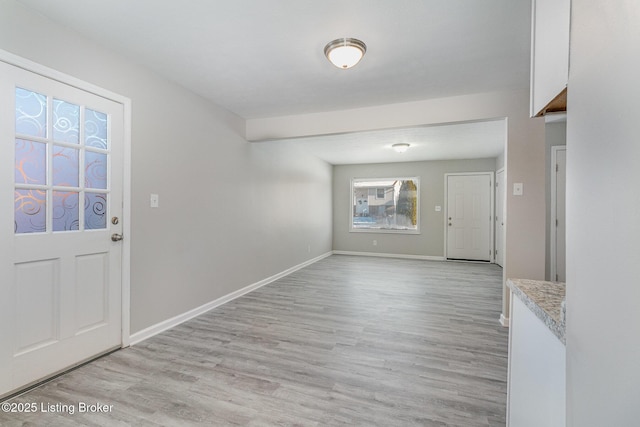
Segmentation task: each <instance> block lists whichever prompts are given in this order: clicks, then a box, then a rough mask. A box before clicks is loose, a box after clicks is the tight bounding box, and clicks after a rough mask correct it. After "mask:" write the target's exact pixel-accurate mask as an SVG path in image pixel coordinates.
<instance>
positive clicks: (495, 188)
mask: <svg viewBox="0 0 640 427" xmlns="http://www.w3.org/2000/svg"><path fill="white" fill-rule="evenodd" d="M499 173H502V174H503V182H502V187H503V188H502V206H501V208H502V221H503V223H504V225H503V233H502V239H501V240H502V241H501V242H500V243H501V244H502V245H501V246H502V255H501V256H502V265H500V264H498V262H497V260H498V259H497V257H496V250H497V248H498V242H497V240H498V229H497V228H496V225H497V224H496V222H497V221H494V222H493V223H494V231H493V233H494V234H493V236H494V240H495V243H494V248H493V259H494V262H495V263H496V264H498V265H500V267H502V268H504V264H505V257H504V256H505V250H504V248H505V245H506V243H507V242H506V239H505V236H506V234H507V233H506V232H505V231H506V229H507V209H506V207H507V171H506V170H505V168H504V167H501V168H500V169H498V170H496V174H495V182H494V185H493V194H494V198H495V201H496V202H497V201H498V200H497V199H498V198H497V197H496V195H497V193H498V174H499ZM494 205H495V203H494ZM497 207H498V206H496V208H497ZM497 212H498V211H497V209H496V210H495V212H494V213H493V217H494V218H496V217H497Z"/></svg>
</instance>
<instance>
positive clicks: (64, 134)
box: [53, 99, 80, 144]
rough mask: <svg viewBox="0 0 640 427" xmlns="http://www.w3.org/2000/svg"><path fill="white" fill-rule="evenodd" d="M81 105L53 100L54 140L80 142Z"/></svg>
mask: <svg viewBox="0 0 640 427" xmlns="http://www.w3.org/2000/svg"><path fill="white" fill-rule="evenodd" d="M79 121H80V106H78V105H75V104H70V103H68V102H64V101H60V100H59V99H54V100H53V140H54V141H59V142H70V143H73V144H77V143H78V142H79V139H78V138H79V136H78V135H79V129H78V126H79Z"/></svg>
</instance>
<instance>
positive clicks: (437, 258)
mask: <svg viewBox="0 0 640 427" xmlns="http://www.w3.org/2000/svg"><path fill="white" fill-rule="evenodd" d="M333 254H334V255H354V256H373V257H380V258H403V259H420V260H426V261H444V260H445V257H442V256H428V255H405V254H384V253H378V252H352V251H333Z"/></svg>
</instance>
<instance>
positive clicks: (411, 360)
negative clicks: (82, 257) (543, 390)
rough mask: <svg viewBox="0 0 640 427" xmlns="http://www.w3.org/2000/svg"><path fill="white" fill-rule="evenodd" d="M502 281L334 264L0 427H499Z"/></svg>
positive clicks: (86, 375) (108, 364) (52, 394)
mask: <svg viewBox="0 0 640 427" xmlns="http://www.w3.org/2000/svg"><path fill="white" fill-rule="evenodd" d="M501 277H502V270H501V269H500V268H499V267H497V266H495V265H488V264H471V263H452V262H448V263H445V262H432V261H419V260H403V259H383V258H369V257H352V256H341V255H334V256H331V257H329V258H326V259H324V260H322V261H320V262H317V263H315V264H313V265H311V266H309V267H307V268H304V269H302V270H299V271H297V272H295V273H293V274H291V275H289V276H287V277H285V278H282V279H280V280H278V281H276V282H274V283H272V284H270V285H267V286H265V287H262V288H260V289H258V290H256V291H254V292H252V293H250V294H248V295H246V296H243V297H241V298H239V299H236V300H234V301H232V302H230V303H227V304H225V305H223V306H221V307H218V308H216V309H214V310H212V311H210V312H208V313H206V314H204V315H202V316H200V317H198V318H196V319H193V320H191V321H189V322H187V323H184V324H182V325H180V326H178V327H176V328H174V329H171V330H169V331H167V332H165V333H162V334H160V335H157V336H155V337H153V338H151V339H149V340H147V341H144V342H143V343H140V344H138V345H136V346H134V347H131V348H127V349H124V350H120V351H118V352H116V353H113V354H111V355H109V356H106V357H104V358H101V359H99V360H96V361H94V362H92V363H90V364H88V365H85V366H83V367H81V368H79V369H77V370H75V371H72V372H70V373H68V374H65V375H63V376H61V377H59V378H57V379H55V380H53V381H51V382H49V383H47V384H45V385H43V386H41V387H39V388H37V389H35V390H32V391H31V392H29V393H27V394H25V395H22V396H20V397H18V398H15V399H13V400H12V401H10V402H9V403H16V404H18V403H22V404H24V403H28V404H35V406H36V407H37V410H36V412H35V413H21V414H16V413H4V412H0V425H2V426H45V425H46V426H58V425H59V426H118V425H121V426H128V425H134V426H189V425H214V426H217V425H220V426H226V425H240V426H276V425H277V426H282V425H286V426H289V425H290V426H294V425H295V426H339V425H361V426H364V425H366V426H385V427H387V426H460V427H468V426H504V425H505V408H506V378H507V335H508V333H507V330H506V329H505V328H503V327H501V326H500V324H499V322H498V318H499V315H500V307H501V295H502V279H501ZM81 402H82V403H87V404H95V403H97V402H100V403H101V404H107V405H113V406H112V409H111V410H110V411H109V412H106V413H79V409H80V406H79V405H80V403H81ZM56 404H58V405H67V407H72V408H73V409H74V413H73V414H71V413H69V410H66V411H65V410H64V407H62V408H61V409H62V410H61V411H57V412H56V408H55V406H54V407H53V408H51V407H50V405H56ZM43 407H44V409H47V408H51V409H53V410H49V412H43V411H42V409H43Z"/></svg>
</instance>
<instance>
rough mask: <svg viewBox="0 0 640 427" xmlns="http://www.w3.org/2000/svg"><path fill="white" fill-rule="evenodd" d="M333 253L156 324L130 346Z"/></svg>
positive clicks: (137, 337)
mask: <svg viewBox="0 0 640 427" xmlns="http://www.w3.org/2000/svg"><path fill="white" fill-rule="evenodd" d="M331 255H332V252H327V253H325V254H323V255H320V256H318V257H316V258H313V259H310V260H308V261H305V262H303V263H301V264H298V265H296V266H294V267H291V268H289V269H287V270H285V271H282V272H280V273H278V274H275V275H273V276H271V277H267V278H266V279H263V280H260V281H259V282H256V283H253V284H251V285H249V286H245V287H244V288H242V289H238V290H237V291H234V292H231V293H230V294H227V295H225V296H222V297H220V298H218V299H216V300H213V301H210V302H208V303H206V304H203V305H201V306H200V307H196V308H194V309H193V310H189V311H187V312H185V313H182V314H179V315H177V316H175V317H172V318H171V319H167V320H164V321H162V322H160V323H156V324H155V325H153V326H149V327H148V328H145V329H143V330H141V331H138V332H136V333H134V334H132V335H131V336H130V337H129V343H130V345H136V344H138V343H140V342H142V341H144V340H146V339H148V338H151V337H152V336H154V335H157V334H159V333H161V332H164V331H166V330H167V329H171V328H173V327H175V326H178V325H179V324H181V323H184V322H186V321H187V320H191V319H193V318H194V317H197V316H200V315H201V314H204V313H206V312H207V311H209V310H212V309H214V308H216V307H219V306H221V305H222V304H226V303H228V302H229V301H232V300H234V299H236V298H239V297H241V296H243V295H246V294H248V293H249V292H252V291H255V290H256V289H258V288H261V287H262V286H265V285H268V284H269V283H272V282H275V281H276V280H278V279H280V278H282V277H284V276H287V275H289V274H291V273H293V272H295V271H298V270H300V269H301V268H304V267H307V266H308V265H311V264H313V263H315V262H318V261H320V260H321V259H324V258H326V257H328V256H331Z"/></svg>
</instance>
